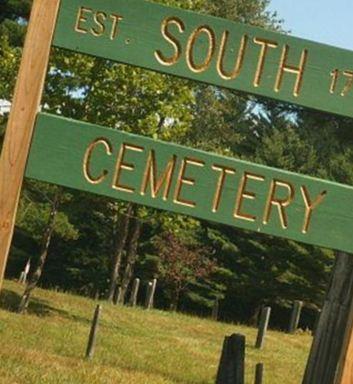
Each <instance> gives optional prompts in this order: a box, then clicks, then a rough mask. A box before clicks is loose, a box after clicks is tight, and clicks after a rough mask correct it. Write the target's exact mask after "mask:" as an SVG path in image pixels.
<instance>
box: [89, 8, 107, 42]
mask: <svg viewBox="0 0 353 384" xmlns="http://www.w3.org/2000/svg"><path fill="white" fill-rule="evenodd" d="M93 20H94V22H95V23H96V25H97V27H95V28H91V33H92V35H93V36H96V37H99V36H102V35H103V34H104V32H105V25H104V21H106V20H107V15H106V14H105V13H104V12H96V13H95V14H94V16H93Z"/></svg>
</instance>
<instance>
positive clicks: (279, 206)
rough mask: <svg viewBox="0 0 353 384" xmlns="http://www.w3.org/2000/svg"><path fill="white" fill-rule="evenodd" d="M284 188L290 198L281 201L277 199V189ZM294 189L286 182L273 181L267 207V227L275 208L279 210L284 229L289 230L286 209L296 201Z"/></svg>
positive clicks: (264, 221) (265, 213) (265, 214)
mask: <svg viewBox="0 0 353 384" xmlns="http://www.w3.org/2000/svg"><path fill="white" fill-rule="evenodd" d="M278 188H284V189H286V190H287V191H288V196H287V197H286V198H283V199H280V198H278V197H276V193H277V189H278ZM294 194H295V192H294V187H293V186H292V184H290V183H286V182H285V181H280V180H273V181H272V183H271V187H270V192H269V195H268V199H267V202H266V206H265V212H264V218H263V223H264V224H265V225H266V224H268V223H269V220H270V216H271V213H272V208H273V207H274V206H275V207H277V209H278V215H279V218H280V222H281V225H282V228H283V229H287V228H288V218H287V213H286V209H285V208H287V207H288V206H289V205H290V204H291V203H292V202H293V199H294Z"/></svg>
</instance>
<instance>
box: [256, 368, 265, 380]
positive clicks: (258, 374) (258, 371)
mask: <svg viewBox="0 0 353 384" xmlns="http://www.w3.org/2000/svg"><path fill="white" fill-rule="evenodd" d="M263 377H264V365H263V364H257V365H256V371H255V384H262V382H263Z"/></svg>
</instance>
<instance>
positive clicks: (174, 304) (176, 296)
mask: <svg viewBox="0 0 353 384" xmlns="http://www.w3.org/2000/svg"><path fill="white" fill-rule="evenodd" d="M179 299H180V289H179V288H176V289H175V291H174V295H173V297H172V299H171V301H170V306H169V309H170V310H171V311H173V312H176V311H177V310H178V305H179Z"/></svg>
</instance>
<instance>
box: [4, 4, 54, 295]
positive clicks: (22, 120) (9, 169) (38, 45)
mask: <svg viewBox="0 0 353 384" xmlns="http://www.w3.org/2000/svg"><path fill="white" fill-rule="evenodd" d="M59 4H60V0H34V1H33V5H32V12H31V17H30V21H29V25H28V31H27V36H26V40H25V45H24V49H23V56H22V61H21V66H20V71H19V73H18V77H17V82H16V88H15V93H14V98H13V101H12V106H11V111H10V116H9V122H8V124H7V128H6V133H5V139H4V144H3V148H2V152H1V157H0V290H1V286H2V281H3V277H4V274H5V268H6V263H7V257H8V253H9V250H10V246H11V240H12V236H13V231H14V226H15V219H16V212H17V205H18V201H19V198H20V192H21V187H22V181H23V176H24V171H25V166H26V161H27V157H28V152H29V147H30V143H31V139H32V133H33V128H34V123H35V119H36V115H37V113H38V110H39V106H40V101H41V98H42V92H43V86H44V80H45V76H46V71H47V66H48V61H49V54H50V47H51V42H52V37H53V33H54V28H55V24H56V18H57V13H58V9H59Z"/></svg>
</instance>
